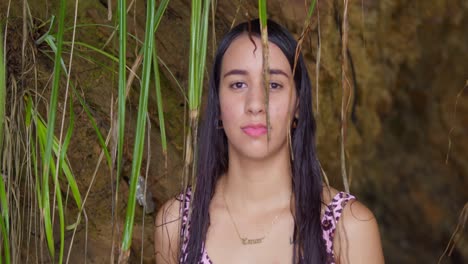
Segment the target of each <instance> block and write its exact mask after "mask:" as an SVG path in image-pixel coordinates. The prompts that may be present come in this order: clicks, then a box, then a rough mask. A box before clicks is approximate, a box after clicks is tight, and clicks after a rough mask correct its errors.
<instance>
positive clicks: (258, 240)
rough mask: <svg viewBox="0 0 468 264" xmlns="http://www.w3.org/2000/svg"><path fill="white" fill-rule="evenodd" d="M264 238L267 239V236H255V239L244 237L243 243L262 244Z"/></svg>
mask: <svg viewBox="0 0 468 264" xmlns="http://www.w3.org/2000/svg"><path fill="white" fill-rule="evenodd" d="M263 239H265V237H261V238H255V239H248V238H246V237H244V238H242V244H243V245H254V244H260V243H262V242H263Z"/></svg>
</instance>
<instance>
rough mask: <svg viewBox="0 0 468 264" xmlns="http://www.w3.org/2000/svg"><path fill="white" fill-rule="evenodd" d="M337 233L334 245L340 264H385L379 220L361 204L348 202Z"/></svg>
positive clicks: (353, 201) (354, 201) (352, 201)
mask: <svg viewBox="0 0 468 264" xmlns="http://www.w3.org/2000/svg"><path fill="white" fill-rule="evenodd" d="M335 232H336V233H335V238H334V241H333V244H334V251H335V256H336V258H337V259H339V263H341V264H344V263H363V264H365V263H384V258H383V252H382V245H381V241H380V234H379V228H378V225H377V220H376V218H375V216H374V214H373V213H372V212H371V210H369V208H367V207H366V206H365V205H364V204H362V203H361V202H359V201H356V200H351V201H349V202H348V204H347V205H346V206H345V207H344V208H343V212H342V215H341V218H340V220H339V221H338V225H337V229H336V231H335Z"/></svg>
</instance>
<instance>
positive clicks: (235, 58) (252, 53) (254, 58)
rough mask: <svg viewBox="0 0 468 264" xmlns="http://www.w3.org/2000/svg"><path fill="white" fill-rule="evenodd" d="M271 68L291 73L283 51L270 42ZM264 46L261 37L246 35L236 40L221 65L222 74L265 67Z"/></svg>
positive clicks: (228, 49) (225, 54)
mask: <svg viewBox="0 0 468 264" xmlns="http://www.w3.org/2000/svg"><path fill="white" fill-rule="evenodd" d="M268 49H269V58H268V60H269V64H270V68H278V69H281V70H283V71H285V72H291V66H290V65H289V61H288V59H287V58H286V56H285V55H284V53H283V51H282V50H281V49H280V48H279V47H278V46H277V45H276V44H274V43H272V42H268ZM262 51H263V46H262V42H261V40H260V38H259V37H257V36H249V35H248V34H247V33H244V34H242V35H240V36H238V37H237V38H235V39H234V40H233V41H232V42H231V44H230V45H229V47H228V48H227V50H226V52H225V53H224V56H223V59H222V63H221V74H223V73H224V72H226V71H230V70H232V68H243V69H258V68H259V67H260V68H261V67H262V66H263V54H262Z"/></svg>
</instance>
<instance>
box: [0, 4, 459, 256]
mask: <svg viewBox="0 0 468 264" xmlns="http://www.w3.org/2000/svg"><path fill="white" fill-rule="evenodd" d="M4 2H6V1H4ZM69 2H72V1H69ZM115 2H116V1H115V0H113V1H110V3H111V6H112V7H116V3H115ZM217 2H218V6H217V7H216V14H215V19H214V21H211V22H213V23H212V25H213V28H212V31H211V33H210V39H212V40H213V42H215V41H216V40H217V39H219V38H220V37H221V36H222V34H223V33H224V32H226V31H228V30H229V28H230V26H231V24H232V23H233V21H234V20H235V21H236V22H239V21H244V20H246V19H247V18H248V17H255V16H256V14H257V10H256V6H255V4H256V1H217ZM342 2H343V1H338V0H334V1H331V0H330V1H323V0H322V1H318V5H317V9H316V11H315V15H314V17H313V19H312V26H311V32H310V33H309V35H308V37H307V39H306V41H305V44H304V47H303V53H304V56H305V58H306V60H307V62H308V67H309V70H310V74H311V77H312V81H313V83H314V100H316V103H315V105H314V110H315V112H316V117H317V122H318V139H317V145H318V150H319V157H320V160H321V163H322V165H323V167H324V170H325V171H326V173H327V175H328V177H329V179H330V182H331V184H332V185H333V186H335V187H337V188H342V183H341V182H342V181H341V172H340V107H341V98H342V88H341V77H342V76H341V65H342V64H341V63H342V57H341V48H342V46H341V45H342V44H341V33H342V26H341V25H342V17H343V3H342ZM49 4H50V6H47V5H45V6H44V4H43V1H35V0H30V1H29V6H30V10H31V14H32V17H34V18H35V19H37V21H39V20H47V19H49V18H50V15H51V14H52V13H54V12H55V11H54V10H55V9H54V5H55V3H49ZM73 5H74V3H73ZM73 5H72V3H70V16H69V23H70V25H71V24H72V19H71V18H72V17H73V16H72V13H73V8H72V7H73ZM107 5H108V1H104V0H101V1H92V0H81V1H80V5H79V12H78V13H79V17H78V21H79V22H78V23H80V24H82V25H85V24H108V25H112V24H113V22H109V21H108V20H107V12H108V11H107V8H106V6H107ZM268 8H269V16H270V17H271V18H273V19H275V20H277V21H278V22H280V23H282V24H283V25H285V26H286V27H287V28H288V29H290V30H291V31H292V32H293V33H294V34H295V36H297V37H299V35H300V33H301V31H302V27H303V21H304V19H305V17H306V14H305V10H306V9H305V8H304V1H302V0H295V1H280V0H272V1H269V7H268ZM5 10H6V3H3V2H2V3H0V12H1V17H0V18H2V19H3V18H4V17H5V14H6V11H5ZM11 10H12V11H11V12H12V13H11V18H12V20H11V21H12V22H11V23H10V24H9V26H10V31H9V32H10V33H9V34H10V37H9V38H8V39H7V50H8V51H9V55H8V56H9V57H8V67H9V73H10V76H9V77H10V79H9V80H10V81H11V76H12V75H13V74H15V75H16V76H15V78H16V79H21V78H23V80H24V85H32V83H31V82H30V81H29V82H28V78H27V76H28V75H27V74H26V73H24V74H20V72H19V71H18V70H15V71H13V69H17V68H18V65H21V61H20V59H21V58H20V57H18V56H17V55H15V54H18V52H20V48H19V47H20V45H19V44H18V43H21V42H20V41H19V42H15V36H16V40H18V39H19V38H20V35H19V34H20V33H19V32H20V29H21V22H20V21H21V19H20V18H21V14H22V12H21V8H20V6H19V3H14V5H13V7H12V9H11ZM144 14H145V10H144V1H136V5H135V6H134V7H133V8H132V9H131V11H130V14H129V31H130V32H131V33H132V34H135V35H136V36H138V37H140V38H142V37H143V35H144V25H145V22H144V19H145V18H144ZM189 16H190V1H187V0H185V1H182V0H171V2H170V4H169V7H168V10H167V11H166V14H165V16H164V18H163V20H162V22H161V25H160V28H159V30H158V33H157V44H158V49H159V53H160V57H161V59H162V61H164V63H165V64H166V65H167V69H170V71H171V72H172V74H173V75H174V77H175V78H176V79H177V80H178V82H179V83H180V84H181V86H182V87H186V83H187V81H186V80H187V72H188V66H187V65H188V50H189V29H190V28H189ZM36 24H37V25H39V24H40V23H39V22H38V23H36ZM15 27H16V28H15ZM348 30H349V31H348V34H349V39H348V48H347V54H348V58H349V64H348V65H347V67H348V72H347V78H348V81H349V82H350V83H351V84H352V85H351V86H352V87H351V88H352V91H353V94H354V96H353V97H352V98H351V99H352V100H351V106H350V117H349V123H348V131H347V134H348V139H347V146H346V148H347V152H348V159H347V165H348V173H349V176H350V180H351V192H352V193H353V194H355V195H356V196H357V197H359V199H360V200H361V201H362V202H363V203H364V204H366V205H368V206H369V207H370V208H371V209H372V211H373V212H374V213H375V215H376V217H377V219H378V221H379V224H380V229H381V235H382V240H383V245H384V251H385V257H386V260H387V262H388V263H434V262H435V261H437V259H438V258H439V256H441V255H442V253H443V251H444V249H445V246H446V244H447V243H448V241H449V239H450V237H451V234H452V231H453V230H454V229H455V226H456V224H457V221H458V215H459V213H460V211H461V209H462V208H463V206H464V204H465V203H466V202H467V201H468V191H467V190H468V87H466V85H467V82H468V2H467V1H465V0H451V1H445V0H433V1H426V0H414V1H405V0H380V1H371V0H362V1H350V6H349V29H348ZM32 31H35V32H33V33H34V34H30V36H31V38H36V37H37V36H40V33H41V32H44V30H43V29H42V28H35V29H32ZM214 32H215V33H216V34H213V33H214ZM111 33H112V30H111V29H109V28H108V27H101V26H88V27H84V28H78V35H77V39H78V40H79V41H83V42H87V43H90V44H92V45H96V46H98V47H102V46H103V43H105V42H106V40H107V39H108V38H109V36H110V35H111ZM69 36H70V35H69ZM30 41H31V40H30ZM213 42H211V41H210V44H209V52H208V54H209V55H208V56H209V58H208V60H207V61H210V58H211V57H212V53H213V46H215V44H213ZM31 43H32V42H31ZM130 46H131V48H129V54H128V61H129V63H133V61H134V60H135V58H136V55H135V53H136V52H134V50H133V48H135V44H134V43H133V44H131V45H130ZM115 47H116V45H113V44H112V41H111V45H109V46H107V47H106V48H105V50H106V51H108V52H112V53H115V54H116V51H117V49H116V48H115ZM46 49H47V48H46V47H33V48H32V50H46ZM135 50H136V49H135ZM28 51H29V49H28ZM77 54H81V55H83V56H84V57H77V58H76V59H75V64H74V71H73V74H72V75H73V77H72V78H73V79H74V82H75V83H76V85H77V87H78V88H79V89H80V90H81V91H82V94H83V96H84V97H85V99H86V101H87V102H88V104H89V105H90V106H91V108H92V110H93V114H94V115H95V118H96V119H97V120H98V125H99V126H100V128H101V130H102V132H106V131H108V129H109V127H110V125H111V124H110V122H109V116H110V105H111V101H110V99H111V98H112V95H114V97H115V95H116V89H117V88H116V87H117V85H116V82H113V81H112V77H113V76H111V75H112V74H109V71H108V70H106V69H105V67H98V66H96V64H93V63H90V62H88V61H87V59H86V57H91V56H92V57H94V58H95V59H96V60H97V61H99V62H100V64H104V65H107V66H111V67H114V66H113V65H112V63H111V62H109V61H108V60H106V59H105V58H103V57H100V56H99V55H97V54H95V53H93V52H91V51H89V50H84V49H82V48H80V47H78V48H77ZM29 55H30V54H29ZM36 63H37V64H38V68H39V69H40V70H41V71H40V73H41V74H40V77H44V79H43V80H41V82H40V83H42V84H44V85H45V83H46V81H47V79H45V77H46V76H48V74H50V72H51V71H52V66H51V63H50V60H49V59H48V58H47V56H45V55H44V54H43V53H38V60H37V62H36ZM167 69H166V68H165V69H163V75H162V78H163V80H162V81H163V84H164V88H163V96H164V98H165V100H166V101H165V102H164V103H165V105H164V107H165V114H166V117H167V119H166V122H167V126H168V137H169V139H170V142H171V143H170V145H169V150H168V152H169V154H168V167H167V170H165V169H164V158H163V156H162V154H161V151H160V143H159V142H160V141H159V138H160V137H159V131H158V125H157V124H158V120H157V112H156V105H155V100H154V95H152V97H151V98H150V119H151V121H152V122H151V124H152V129H151V132H150V134H151V137H150V142H151V147H150V150H149V151H150V153H151V155H150V156H147V157H146V158H145V162H146V163H148V162H149V178H148V181H149V187H150V190H151V192H152V194H153V195H154V199H155V201H156V204H157V205H160V204H161V203H162V202H163V201H164V200H166V199H167V198H168V197H170V196H172V195H174V194H176V193H177V192H178V191H179V190H180V175H181V169H182V161H181V157H182V153H183V152H182V149H183V127H184V126H183V123H184V114H183V111H184V99H183V96H182V94H181V92H180V90H179V88H178V85H177V83H176V82H175V81H174V78H173V77H171V74H170V73H169V71H168V70H167ZM317 80H318V81H317ZM316 83H318V85H315V84H316ZM44 87H45V86H44ZM134 87H135V88H134V89H132V91H131V95H130V100H129V104H128V108H129V114H128V121H129V124H132V122H134V121H135V120H136V109H135V105H136V104H137V98H138V94H137V93H138V88H136V87H138V86H137V85H135V86H134ZM464 87H465V89H464ZM22 89H26V87H23V88H22ZM46 94H47V92H46ZM76 105H79V104H78V103H77V104H76ZM78 107H79V106H78ZM78 107H77V108H78ZM76 112H77V121H76V122H77V124H78V125H77V126H76V127H77V128H76V130H75V132H74V136H73V139H72V142H71V145H70V151H69V153H70V154H69V158H70V161H71V164H72V166H73V169H74V172H75V174H76V177H77V178H78V181H79V185H80V186H79V187H80V189H81V190H82V193H84V192H85V191H86V189H87V188H88V185H89V184H90V182H91V176H92V175H93V171H94V168H95V166H96V160H97V157H98V156H99V152H100V149H99V147H98V145H97V139H96V137H95V134H94V132H93V129H92V127H91V125H90V123H89V121H88V120H87V117H86V114H84V113H83V112H82V111H80V109H78V110H76ZM127 130H128V131H127V135H128V140H127V141H126V142H128V143H127V144H128V145H127V146H126V147H127V148H126V150H127V154H126V155H125V161H126V162H127V163H126V164H129V163H131V160H132V157H131V149H132V147H131V146H132V142H133V134H132V132H133V127H132V125H129V127H128V128H127ZM104 167H105V166H102V168H101V169H100V170H99V171H98V174H97V178H96V181H95V183H94V185H93V187H92V192H91V194H90V196H89V200H88V201H87V205H86V207H87V208H88V212H89V213H88V218H89V226H88V232H89V234H88V242H87V246H88V249H87V254H88V255H87V259H89V262H92V263H102V262H103V261H104V260H105V261H107V259H108V258H109V252H110V250H109V249H110V247H111V227H110V221H111V214H110V208H111V199H110V197H111V195H112V193H111V189H110V187H109V186H110V182H111V178H110V176H109V172H108V171H107V170H106V169H105V168H104ZM127 172H128V169H127ZM164 172H166V175H164V174H165V173H164ZM126 189H127V185H126V183H125V182H124V181H123V182H122V183H121V184H120V190H121V193H120V194H119V195H120V199H121V202H120V208H117V212H118V214H120V216H121V217H120V220H121V219H122V218H123V216H124V212H125V211H124V208H125V202H124V200H125V198H126V195H127V192H126ZM70 210H72V211H73V209H70ZM137 214H138V216H137V219H136V221H135V222H136V230H135V231H134V242H133V246H132V247H133V248H132V258H133V260H135V261H137V260H138V259H139V258H140V256H141V253H140V252H141V248H142V247H143V249H144V253H143V255H144V256H143V259H144V261H145V262H148V263H150V262H152V261H153V250H152V244H153V238H152V234H153V233H152V221H153V217H154V214H152V215H148V216H146V217H143V216H142V212H141V209H139V212H137ZM142 219H144V220H145V224H144V225H142V224H141V223H142ZM142 234H143V235H142ZM84 241H85V233H84V229H80V232H79V233H78V238H77V239H76V240H75V248H76V250H74V251H73V253H72V254H73V255H75V257H76V258H77V259H78V258H79V259H82V257H83V252H84V251H83V247H84V245H85V242H84ZM31 252H32V251H31ZM467 262H468V238H467V236H466V231H465V232H464V233H462V235H461V236H460V239H459V242H458V245H457V246H456V247H455V249H454V250H453V252H452V256H451V257H446V258H444V262H443V263H467Z"/></svg>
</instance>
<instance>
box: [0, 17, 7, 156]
mask: <svg viewBox="0 0 468 264" xmlns="http://www.w3.org/2000/svg"><path fill="white" fill-rule="evenodd" d="M2 24H3V23H0V149H3V148H1V147H2V146H3V144H2V143H3V123H4V122H5V102H6V98H5V96H6V56H5V54H4V48H5V47H3V30H2V29H3V25H2Z"/></svg>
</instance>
